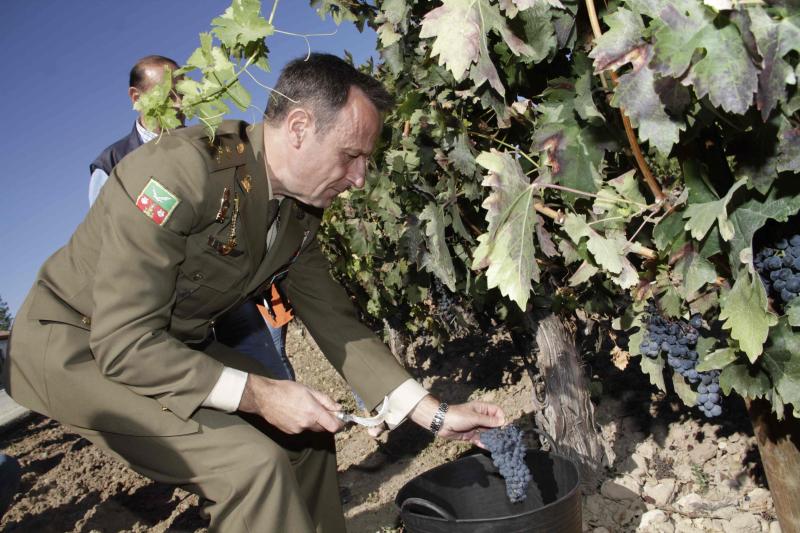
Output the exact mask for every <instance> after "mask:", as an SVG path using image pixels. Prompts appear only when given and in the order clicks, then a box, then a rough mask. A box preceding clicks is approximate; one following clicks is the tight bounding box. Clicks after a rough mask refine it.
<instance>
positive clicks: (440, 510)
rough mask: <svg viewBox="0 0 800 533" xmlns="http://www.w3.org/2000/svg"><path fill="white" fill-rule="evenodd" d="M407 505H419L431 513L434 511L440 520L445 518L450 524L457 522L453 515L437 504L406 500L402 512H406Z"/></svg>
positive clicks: (417, 499) (401, 506) (422, 500)
mask: <svg viewBox="0 0 800 533" xmlns="http://www.w3.org/2000/svg"><path fill="white" fill-rule="evenodd" d="M406 505H419V506H420V507H424V508H426V509H428V510H430V511H433V512H434V513H436V514H437V515H439V517H440V518H444V519H445V520H447V521H448V522H455V520H456V517H455V516H453V515H452V514H451V513H449V512H448V511H446V510H445V509H443V508H442V507H440V506H438V505H436V504H435V503H433V502H430V501H428V500H426V499H425V498H406V499H405V500H404V501H403V503H402V505H400V512H403V510H405V508H406Z"/></svg>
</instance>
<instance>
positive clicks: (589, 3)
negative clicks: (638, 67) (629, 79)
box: [586, 0, 666, 202]
mask: <svg viewBox="0 0 800 533" xmlns="http://www.w3.org/2000/svg"><path fill="white" fill-rule="evenodd" d="M586 11H587V12H588V13H589V21H590V23H591V26H592V32H593V33H594V38H595V39H599V38H600V37H601V36H602V35H603V31H602V30H601V29H600V21H599V20H598V18H597V11H595V8H594V0H586ZM600 79H601V80H603V88H606V89H607V87H606V84H605V78H604V77H603V76H602V73H601V76H600ZM611 81H613V82H614V85H616V84H617V75H616V73H614V72H612V73H611ZM619 114H620V116H622V124H623V126H625V135H626V137H627V138H628V144H629V145H630V147H631V150H632V151H633V157H634V159H636V164H637V165H638V166H639V170H641V172H642V176H644V181H645V183H646V184H647V186H648V187H649V188H650V192H652V193H653V196H655V198H656V201H657V202H663V201H664V199H665V198H666V196H665V195H664V191H662V190H661V186H660V185H659V184H658V182H657V181H656V179H655V178H654V177H653V173H652V171H651V170H650V166H649V165H648V164H647V161H645V159H644V154H642V148H641V146H639V141H638V140H637V139H636V134H635V133H634V131H633V126H632V125H631V121H630V119H629V118H628V115H627V114H625V109H624V108H622V107H620V108H619Z"/></svg>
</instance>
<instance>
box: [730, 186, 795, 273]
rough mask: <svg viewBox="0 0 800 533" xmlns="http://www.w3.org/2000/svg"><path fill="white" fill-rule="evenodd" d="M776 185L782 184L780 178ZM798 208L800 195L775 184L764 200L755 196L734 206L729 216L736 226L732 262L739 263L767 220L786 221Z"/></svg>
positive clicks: (731, 247)
mask: <svg viewBox="0 0 800 533" xmlns="http://www.w3.org/2000/svg"><path fill="white" fill-rule="evenodd" d="M776 185H781V181H780V180H779V181H778V182H777V183H776ZM798 210H800V195H798V194H796V193H794V192H792V191H788V192H784V191H783V190H782V188H781V187H778V186H773V188H772V189H771V190H770V192H769V194H768V195H767V196H766V197H765V198H764V199H763V200H762V199H760V198H758V197H754V198H751V199H749V200H747V201H746V202H744V203H742V204H741V205H738V206H736V207H734V208H733V209H732V211H731V214H730V217H729V218H730V221H731V223H732V224H733V227H734V228H735V235H734V238H733V239H731V241H730V250H729V252H728V258H729V261H730V264H731V265H736V264H738V263H739V254H740V253H741V251H742V250H744V249H745V248H750V247H751V246H752V245H753V235H754V234H755V233H756V231H758V229H759V228H761V227H762V226H763V225H764V224H765V223H766V222H767V220H769V219H774V220H777V221H778V222H786V221H787V220H789V217H790V216H792V215H794V214H795V213H797V211H798Z"/></svg>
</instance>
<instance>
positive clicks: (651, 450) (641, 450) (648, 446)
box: [636, 440, 656, 459]
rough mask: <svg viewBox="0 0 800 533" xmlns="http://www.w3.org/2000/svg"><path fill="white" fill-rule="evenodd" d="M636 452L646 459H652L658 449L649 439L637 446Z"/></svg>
mask: <svg viewBox="0 0 800 533" xmlns="http://www.w3.org/2000/svg"><path fill="white" fill-rule="evenodd" d="M636 453H637V454H638V455H641V456H642V457H644V458H645V459H652V458H653V456H654V455H655V453H656V449H655V446H654V445H653V442H652V441H649V440H648V441H645V442H643V443H641V444H640V445H639V446H637V447H636Z"/></svg>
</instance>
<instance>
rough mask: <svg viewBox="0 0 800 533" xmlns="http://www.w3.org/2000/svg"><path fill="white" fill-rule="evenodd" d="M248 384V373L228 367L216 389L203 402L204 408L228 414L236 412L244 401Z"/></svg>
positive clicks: (223, 371)
mask: <svg viewBox="0 0 800 533" xmlns="http://www.w3.org/2000/svg"><path fill="white" fill-rule="evenodd" d="M246 384H247V372H242V371H241V370H237V369H235V368H230V367H227V366H226V367H225V368H223V369H222V374H220V376H219V379H218V380H217V383H216V384H215V385H214V388H213V389H211V392H209V393H208V396H206V399H205V400H203V407H210V408H212V409H219V410H220V411H225V412H226V413H232V412H234V411H236V410H237V409H238V408H239V402H241V401H242V395H243V394H244V386H245V385H246Z"/></svg>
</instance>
